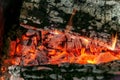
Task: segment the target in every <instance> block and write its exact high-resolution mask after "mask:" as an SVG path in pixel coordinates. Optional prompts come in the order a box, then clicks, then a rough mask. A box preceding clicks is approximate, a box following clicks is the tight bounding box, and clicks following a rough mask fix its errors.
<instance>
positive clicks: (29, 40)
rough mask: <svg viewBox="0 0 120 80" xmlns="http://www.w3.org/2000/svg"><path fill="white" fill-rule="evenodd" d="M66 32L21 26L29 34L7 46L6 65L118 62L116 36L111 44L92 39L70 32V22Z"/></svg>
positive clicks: (74, 10)
mask: <svg viewBox="0 0 120 80" xmlns="http://www.w3.org/2000/svg"><path fill="white" fill-rule="evenodd" d="M76 12H77V10H76V9H73V12H72V15H71V17H70V20H69V22H68V25H67V26H66V30H64V31H62V30H57V29H39V28H35V27H33V26H28V25H24V24H20V25H21V26H23V27H24V28H26V29H28V31H27V32H26V33H25V34H23V35H22V37H21V38H19V39H18V38H17V39H16V41H11V42H10V49H9V56H10V58H9V59H7V60H5V63H11V64H13V65H25V66H27V65H39V64H60V63H65V62H67V63H78V64H88V63H90V64H100V63H105V62H109V61H113V60H120V49H119V48H117V47H116V44H117V34H116V35H115V36H112V39H111V44H108V43H106V42H104V41H101V40H99V39H91V38H87V37H84V36H80V34H78V33H75V32H72V31H71V30H72V18H73V17H74V15H75V13H76Z"/></svg>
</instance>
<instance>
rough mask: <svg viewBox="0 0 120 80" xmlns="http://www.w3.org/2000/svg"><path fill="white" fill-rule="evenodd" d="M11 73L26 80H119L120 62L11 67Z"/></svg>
mask: <svg viewBox="0 0 120 80" xmlns="http://www.w3.org/2000/svg"><path fill="white" fill-rule="evenodd" d="M8 71H9V73H10V74H11V75H13V76H16V77H22V78H23V79H24V80H68V79H69V80H118V79H119V77H120V75H119V72H120V61H111V62H108V63H103V64H98V65H93V64H85V65H81V64H70V63H62V64H59V65H51V64H43V65H38V66H10V67H9V70H8Z"/></svg>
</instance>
